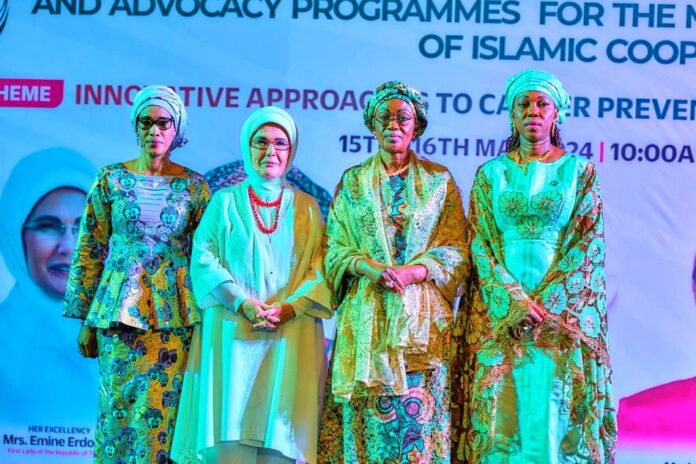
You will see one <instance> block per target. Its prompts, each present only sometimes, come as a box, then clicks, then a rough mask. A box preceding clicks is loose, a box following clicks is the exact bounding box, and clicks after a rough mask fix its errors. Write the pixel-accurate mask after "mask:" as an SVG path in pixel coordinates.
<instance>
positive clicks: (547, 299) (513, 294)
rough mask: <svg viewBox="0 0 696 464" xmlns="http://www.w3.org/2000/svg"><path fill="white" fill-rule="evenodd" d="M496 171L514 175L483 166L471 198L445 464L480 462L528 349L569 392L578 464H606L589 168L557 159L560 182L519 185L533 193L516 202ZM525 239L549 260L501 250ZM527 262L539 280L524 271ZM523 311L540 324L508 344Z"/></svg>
mask: <svg viewBox="0 0 696 464" xmlns="http://www.w3.org/2000/svg"><path fill="white" fill-rule="evenodd" d="M503 163H508V167H509V165H510V164H512V169H518V168H517V167H516V166H514V163H512V161H511V160H509V158H507V157H501V159H496V160H493V161H490V162H489V163H486V164H485V165H484V166H483V167H482V168H481V169H479V171H478V172H477V174H476V176H475V179H474V185H473V188H472V194H471V206H470V219H469V239H470V243H471V251H472V261H473V268H474V276H473V282H474V283H473V285H472V287H471V289H472V292H471V302H472V303H471V304H472V306H471V308H470V309H469V311H461V312H460V314H459V316H458V321H457V324H456V329H455V340H456V343H455V350H456V351H457V353H456V354H455V360H454V361H453V362H454V371H455V372H454V375H453V378H454V381H453V398H454V399H453V407H452V415H453V433H452V434H453V446H454V450H453V454H454V456H455V460H464V459H466V462H469V463H474V464H476V463H480V462H486V461H485V460H486V456H487V455H488V454H489V453H490V452H491V450H492V447H493V442H494V437H495V435H496V430H495V423H496V422H495V421H496V413H497V410H496V409H497V400H498V398H497V395H498V394H499V392H500V391H501V382H502V380H503V379H504V377H505V376H506V375H507V374H509V373H510V372H511V371H513V369H515V367H516V366H518V365H520V364H522V363H524V362H525V360H526V359H527V358H528V357H529V353H528V351H527V350H528V346H529V344H530V340H532V342H531V346H532V347H533V349H540V350H543V352H544V353H546V354H548V355H549V356H551V358H552V359H553V362H554V363H555V365H556V366H559V369H560V372H561V376H562V377H563V378H564V379H567V381H568V382H569V384H570V386H571V388H570V390H571V393H570V397H569V398H568V401H569V404H568V408H569V425H568V428H569V429H574V430H576V431H577V433H578V434H579V435H580V438H579V441H580V443H582V445H583V447H584V448H585V449H586V451H587V454H588V455H589V457H588V459H589V460H590V461H591V462H593V463H608V462H613V456H614V446H615V440H616V416H615V408H614V404H613V399H612V393H611V366H610V362H609V354H608V348H607V325H606V323H607V318H606V298H605V291H604V271H603V269H604V257H605V250H604V222H603V218H602V202H601V197H600V194H599V187H598V184H597V177H596V171H595V167H594V166H593V165H592V164H590V163H587V162H586V161H585V160H583V159H581V158H579V157H578V156H577V155H573V154H566V155H564V157H563V158H561V160H558V161H556V162H555V163H559V164H561V163H563V164H564V166H565V167H567V168H569V169H570V170H571V171H570V174H572V175H570V176H568V178H569V182H567V183H563V182H559V181H558V180H556V179H550V178H549V179H546V178H544V177H543V176H541V177H539V176H536V177H535V176H534V175H531V176H530V180H529V182H540V183H541V184H542V185H540V188H539V189H538V191H537V192H536V193H534V194H533V195H531V196H526V195H523V194H521V193H520V192H515V191H514V190H509V189H506V188H501V186H502V185H505V178H504V177H505V173H506V172H510V171H509V169H504V168H501V165H502V164H503ZM530 174H531V173H530ZM528 239H532V241H535V242H539V243H542V244H544V243H545V244H546V245H548V244H551V246H552V248H551V251H552V253H548V258H544V257H543V256H542V258H539V257H538V255H539V254H540V252H537V253H526V254H525V255H523V256H526V258H520V257H519V256H517V258H515V259H513V258H511V257H510V256H509V255H511V254H512V255H514V253H511V250H514V248H510V246H513V247H514V246H518V245H517V244H516V242H518V241H520V240H528ZM539 246H543V245H539ZM535 258H536V259H540V260H539V261H537V262H536V264H537V267H539V268H541V271H542V272H535V270H534V269H528V270H527V269H526V267H529V263H528V261H529V260H530V259H535ZM522 261H527V263H526V264H525V263H523V262H522ZM531 267H532V268H533V267H534V266H531ZM512 270H514V271H515V272H512ZM537 271H538V269H537ZM532 302H537V303H539V304H541V305H542V306H543V308H544V309H545V310H546V312H547V314H546V316H545V320H544V323H543V324H541V325H539V326H537V327H535V328H534V329H533V331H532V332H531V333H530V335H529V336H526V337H521V338H516V337H513V336H512V335H511V329H514V328H516V327H517V326H518V325H519V324H520V322H521V321H522V319H523V318H524V317H525V315H526V314H527V312H528V307H529V306H530V305H531V304H532ZM465 309H466V308H465Z"/></svg>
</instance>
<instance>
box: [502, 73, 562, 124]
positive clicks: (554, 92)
mask: <svg viewBox="0 0 696 464" xmlns="http://www.w3.org/2000/svg"><path fill="white" fill-rule="evenodd" d="M530 90H533V91H537V92H543V93H545V94H546V95H548V96H549V97H550V98H551V100H553V103H554V105H556V109H557V110H558V124H563V121H565V116H566V112H567V111H568V109H569V108H570V96H569V95H568V92H566V91H565V89H564V88H563V84H561V81H560V80H559V79H558V78H557V77H556V76H554V75H553V74H551V73H549V72H546V71H539V70H537V69H526V70H524V71H522V72H520V73H517V74H515V75H514V76H512V77H511V78H510V79H508V81H507V83H506V84H505V105H506V106H507V108H508V115H509V117H510V123H511V124H512V111H513V109H514V104H515V98H516V97H517V96H518V95H520V94H521V93H524V92H528V91H530Z"/></svg>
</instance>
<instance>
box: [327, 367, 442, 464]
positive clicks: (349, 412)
mask: <svg viewBox="0 0 696 464" xmlns="http://www.w3.org/2000/svg"><path fill="white" fill-rule="evenodd" d="M407 383H408V387H409V392H408V393H407V394H406V395H403V396H372V397H360V398H353V399H351V400H350V401H349V402H347V403H337V402H336V401H334V397H333V395H332V394H331V385H330V381H329V383H328V385H327V389H326V395H325V397H324V410H323V411H322V417H321V423H320V424H321V425H320V432H319V458H318V462H320V463H329V464H339V463H341V464H358V463H359V464H402V463H429V464H441V463H449V462H450V435H449V429H450V412H449V406H450V390H449V382H448V375H447V367H445V366H441V367H439V368H437V369H431V370H424V371H413V372H408V373H407Z"/></svg>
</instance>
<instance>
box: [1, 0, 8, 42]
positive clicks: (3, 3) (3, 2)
mask: <svg viewBox="0 0 696 464" xmlns="http://www.w3.org/2000/svg"><path fill="white" fill-rule="evenodd" d="M8 1H9V0H0V34H2V30H3V29H5V23H6V22H7V13H8V11H9V10H10V9H9V7H8V6H7V2H8Z"/></svg>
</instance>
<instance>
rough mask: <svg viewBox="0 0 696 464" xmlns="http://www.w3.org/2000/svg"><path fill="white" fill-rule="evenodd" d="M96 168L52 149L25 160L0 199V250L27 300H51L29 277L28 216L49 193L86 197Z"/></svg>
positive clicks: (76, 155) (74, 154)
mask: <svg viewBox="0 0 696 464" xmlns="http://www.w3.org/2000/svg"><path fill="white" fill-rule="evenodd" d="M95 171H96V170H95V168H94V166H93V165H92V164H91V163H90V162H89V161H87V159H86V158H85V157H84V156H82V155H80V154H79V153H77V152H74V151H72V150H68V149H66V148H49V149H46V150H41V151H38V152H35V153H32V154H31V155H28V156H26V157H24V158H22V159H21V160H20V161H19V163H17V164H16V165H15V167H14V169H12V172H11V173H10V177H9V178H8V179H7V183H6V184H5V188H4V189H3V191H2V196H0V211H2V214H3V218H2V221H0V249H2V256H3V258H4V259H5V264H6V265H7V268H8V269H9V271H10V273H11V274H12V276H13V277H14V279H15V281H16V285H17V286H18V287H19V289H20V290H21V291H22V293H24V294H25V295H26V296H28V297H30V298H31V299H32V300H34V301H35V302H37V303H41V304H46V303H47V302H51V303H52V304H55V301H54V300H50V299H49V298H48V297H47V296H46V295H45V294H44V292H43V290H41V289H40V288H39V286H38V285H37V284H36V283H35V282H34V280H33V279H32V278H31V276H30V275H29V270H28V269H27V262H26V258H25V256H24V245H23V243H22V229H23V227H24V222H25V221H26V219H27V217H28V216H29V213H31V211H32V209H34V206H35V205H36V203H38V201H39V200H40V199H41V198H43V197H44V196H45V195H46V194H47V193H49V192H51V191H53V190H55V189H57V188H60V187H72V188H75V189H78V190H82V191H83V192H85V193H87V191H88V190H89V187H90V185H91V184H92V181H93V179H94V173H95Z"/></svg>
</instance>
